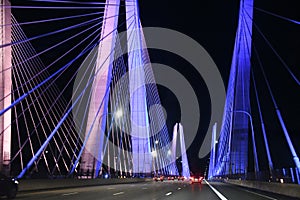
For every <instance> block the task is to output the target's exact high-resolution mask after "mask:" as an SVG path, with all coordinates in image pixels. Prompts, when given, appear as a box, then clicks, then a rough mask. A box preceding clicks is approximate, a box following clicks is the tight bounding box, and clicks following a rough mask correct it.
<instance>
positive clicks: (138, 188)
mask: <svg viewBox="0 0 300 200" xmlns="http://www.w3.org/2000/svg"><path fill="white" fill-rule="evenodd" d="M16 199H23V200H26V199H30V200H98V199H105V200H110V199H124V200H137V199H142V200H160V199H174V200H188V199H191V200H195V199H209V200H220V199H221V200H226V199H228V200H275V199H278V200H279V199H280V200H296V199H297V198H291V197H284V196H280V195H276V194H272V193H265V192H260V191H256V190H249V189H245V188H241V187H237V186H233V185H229V184H225V183H218V182H210V183H207V182H206V181H205V182H203V183H202V184H189V183H188V182H182V181H177V180H175V181H164V182H154V181H150V182H145V183H137V184H119V185H106V186H91V187H80V188H68V189H58V190H49V191H35V192H20V193H19V194H18V195H17V198H16ZM298 200H299V199H298Z"/></svg>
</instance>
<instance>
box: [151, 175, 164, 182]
mask: <svg viewBox="0 0 300 200" xmlns="http://www.w3.org/2000/svg"><path fill="white" fill-rule="evenodd" d="M153 180H154V181H156V182H157V181H161V182H163V181H164V176H155V177H153Z"/></svg>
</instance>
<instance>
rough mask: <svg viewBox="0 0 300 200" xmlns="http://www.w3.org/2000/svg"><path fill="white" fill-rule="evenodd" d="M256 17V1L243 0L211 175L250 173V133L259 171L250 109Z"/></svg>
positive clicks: (255, 165)
mask: <svg viewBox="0 0 300 200" xmlns="http://www.w3.org/2000/svg"><path fill="white" fill-rule="evenodd" d="M252 19H253V0H240V10H239V21H238V28H237V32H236V38H235V44H234V51H233V57H232V63H231V70H230V77H229V82H228V89H227V96H226V103H225V108H224V116H223V122H222V126H221V130H220V138H219V141H218V149H217V151H216V160H215V161H214V162H211V165H210V168H213V170H212V171H211V173H210V176H225V175H231V174H240V175H246V174H247V169H248V141H249V132H251V134H252V144H253V154H254V169H255V172H257V171H259V169H258V160H257V153H256V145H255V139H254V132H253V124H252V117H251V109H250V69H251V62H250V60H251V47H252ZM249 127H251V129H249ZM212 164H214V166H212Z"/></svg>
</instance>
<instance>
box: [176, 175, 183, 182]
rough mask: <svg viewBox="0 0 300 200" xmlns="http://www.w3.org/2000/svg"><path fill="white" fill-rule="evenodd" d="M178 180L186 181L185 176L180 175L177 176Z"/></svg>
mask: <svg viewBox="0 0 300 200" xmlns="http://www.w3.org/2000/svg"><path fill="white" fill-rule="evenodd" d="M177 180H178V181H184V180H185V178H184V176H178V177H177Z"/></svg>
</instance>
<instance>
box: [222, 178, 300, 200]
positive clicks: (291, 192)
mask: <svg viewBox="0 0 300 200" xmlns="http://www.w3.org/2000/svg"><path fill="white" fill-rule="evenodd" d="M225 182H226V183H230V184H234V185H239V186H243V187H247V188H253V189H258V190H263V191H267V192H272V193H276V194H281V195H286V196H290V197H298V198H299V197H300V185H296V184H288V183H272V182H270V183H269V182H259V181H245V180H231V179H228V180H225Z"/></svg>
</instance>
